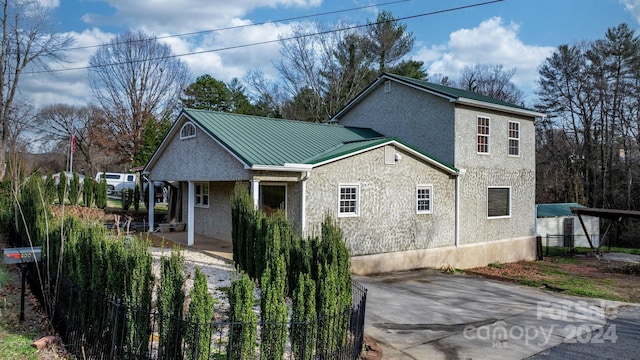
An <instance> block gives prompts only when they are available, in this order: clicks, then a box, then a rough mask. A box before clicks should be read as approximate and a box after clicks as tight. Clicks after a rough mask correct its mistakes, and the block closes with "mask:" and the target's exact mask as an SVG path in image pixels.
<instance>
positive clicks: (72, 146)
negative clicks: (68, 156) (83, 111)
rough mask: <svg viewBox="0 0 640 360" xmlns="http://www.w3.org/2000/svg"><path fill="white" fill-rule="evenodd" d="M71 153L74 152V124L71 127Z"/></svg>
mask: <svg viewBox="0 0 640 360" xmlns="http://www.w3.org/2000/svg"><path fill="white" fill-rule="evenodd" d="M71 153H72V154H75V153H76V128H75V126H73V127H71Z"/></svg>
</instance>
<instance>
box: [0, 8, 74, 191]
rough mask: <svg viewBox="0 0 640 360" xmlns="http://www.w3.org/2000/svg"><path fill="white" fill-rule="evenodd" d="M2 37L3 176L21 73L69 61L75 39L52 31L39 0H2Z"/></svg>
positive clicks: (0, 127) (0, 112) (0, 131)
mask: <svg viewBox="0 0 640 360" xmlns="http://www.w3.org/2000/svg"><path fill="white" fill-rule="evenodd" d="M0 5H1V6H2V14H1V15H0V16H1V21H2V23H1V24H0V26H2V34H1V35H0V36H1V40H0V179H2V178H3V177H4V175H5V166H4V165H5V158H4V157H5V153H6V151H7V150H8V148H7V146H8V144H9V141H10V139H11V138H14V136H13V135H12V134H11V127H10V122H11V120H12V119H15V118H16V117H15V116H14V115H13V114H12V112H13V111H14V110H15V109H16V107H15V106H14V101H15V97H16V93H17V91H18V87H19V82H20V76H21V75H22V73H23V71H24V70H25V69H26V68H27V67H29V69H30V70H47V69H48V65H49V64H51V63H54V62H58V61H65V60H66V59H65V53H64V52H63V51H62V50H63V49H64V48H66V47H69V46H70V45H71V44H72V42H73V39H72V38H71V37H69V36H67V35H63V34H60V33H56V32H54V31H53V30H52V26H51V25H52V23H53V22H52V20H51V17H50V11H49V8H47V7H46V6H44V5H43V4H42V2H40V1H38V0H2V1H1V2H0Z"/></svg>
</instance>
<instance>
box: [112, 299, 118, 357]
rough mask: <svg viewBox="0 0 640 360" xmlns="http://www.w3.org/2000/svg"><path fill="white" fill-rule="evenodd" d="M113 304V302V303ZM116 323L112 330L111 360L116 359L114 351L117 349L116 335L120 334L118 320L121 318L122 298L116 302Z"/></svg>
mask: <svg viewBox="0 0 640 360" xmlns="http://www.w3.org/2000/svg"><path fill="white" fill-rule="evenodd" d="M111 303H112V304H113V302H111ZM115 315H116V316H115V321H114V324H113V328H111V354H110V356H109V359H115V357H114V354H113V352H114V350H115V347H116V334H117V333H118V318H119V317H120V298H117V299H116V301H115Z"/></svg>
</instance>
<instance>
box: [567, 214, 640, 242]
mask: <svg viewBox="0 0 640 360" xmlns="http://www.w3.org/2000/svg"><path fill="white" fill-rule="evenodd" d="M571 211H572V212H573V213H574V214H576V215H577V216H578V219H579V220H580V225H582V230H583V231H584V233H585V235H586V237H587V240H588V241H589V245H590V246H591V248H592V249H596V250H599V249H600V247H601V246H602V244H604V242H605V241H606V242H607V244H608V245H609V247H611V241H609V240H608V238H607V237H606V236H607V235H608V234H609V230H610V229H611V226H612V225H613V224H620V223H621V222H622V221H623V220H625V219H640V211H634V210H616V209H598V208H580V207H574V208H571ZM583 215H588V216H595V217H598V218H601V219H607V220H609V224H608V225H607V229H606V230H605V231H604V234H602V236H600V244H599V245H598V247H597V248H595V247H594V246H593V242H592V241H591V237H590V235H589V232H588V231H587V228H586V226H585V223H584V221H583V219H582V216H583Z"/></svg>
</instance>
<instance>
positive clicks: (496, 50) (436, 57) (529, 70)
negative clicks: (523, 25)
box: [415, 17, 554, 94]
mask: <svg viewBox="0 0 640 360" xmlns="http://www.w3.org/2000/svg"><path fill="white" fill-rule="evenodd" d="M518 30H519V25H517V24H515V23H510V24H504V23H503V21H502V19H501V18H500V17H493V18H491V19H488V20H485V21H483V22H481V23H480V25H478V26H477V27H475V28H471V29H460V30H457V31H454V32H453V33H451V34H450V35H449V42H448V43H447V44H444V45H438V46H431V47H425V46H423V47H422V48H420V49H418V51H417V52H416V55H415V59H417V60H421V61H424V62H425V65H426V66H427V67H428V72H429V74H431V75H436V74H442V75H447V76H449V77H453V78H455V77H457V76H459V75H460V73H461V71H462V70H463V69H464V67H465V66H473V65H476V64H502V65H503V66H504V67H505V69H511V68H515V69H516V71H517V73H516V75H515V76H514V77H513V82H514V84H515V85H516V86H518V87H519V88H520V89H521V90H523V91H524V92H525V94H529V93H531V92H532V91H533V90H534V87H535V82H536V80H537V79H538V66H539V65H540V64H541V63H542V62H543V61H544V60H545V59H546V58H547V57H548V56H550V55H551V54H552V53H553V51H554V48H553V47H546V46H536V45H528V44H524V43H523V42H522V41H521V40H520V39H519V38H518Z"/></svg>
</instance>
